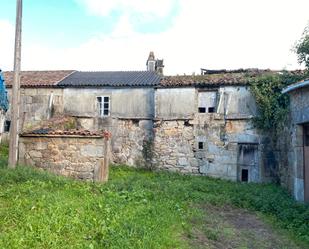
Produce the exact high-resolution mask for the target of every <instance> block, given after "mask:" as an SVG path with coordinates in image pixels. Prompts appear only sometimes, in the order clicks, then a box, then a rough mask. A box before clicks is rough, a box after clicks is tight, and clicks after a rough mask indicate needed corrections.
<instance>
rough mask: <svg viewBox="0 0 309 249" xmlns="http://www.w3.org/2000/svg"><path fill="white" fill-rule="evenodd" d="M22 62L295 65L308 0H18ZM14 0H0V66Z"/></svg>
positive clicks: (106, 66) (177, 69)
mask: <svg viewBox="0 0 309 249" xmlns="http://www.w3.org/2000/svg"><path fill="white" fill-rule="evenodd" d="M23 2H24V13H23V57H22V68H23V69H24V70H30V69H31V70H41V69H77V70H144V69H145V60H146V58H147V55H148V53H149V51H151V50H152V51H154V52H155V54H156V55H157V56H158V57H160V58H164V59H165V65H166V73H167V74H182V73H187V74H190V73H193V72H196V73H198V72H199V69H200V68H201V67H208V68H240V67H242V68H245V67H259V68H273V69H282V68H291V69H292V68H297V67H299V65H298V64H297V61H296V58H295V55H294V54H293V53H292V52H291V48H292V46H293V44H294V43H295V41H296V40H297V39H299V37H300V35H301V33H302V31H303V29H304V28H305V26H306V24H307V23H308V21H309V15H308V9H309V1H307V0H281V1H279V0H259V1H257V0H250V1H248V0H234V1H230V0H216V1H212V0H190V1H189V0H156V1H155V0H48V1H46V0H45V1H44V0H24V1H23ZM15 4H16V1H15V0H0V10H1V15H0V37H1V39H0V68H3V69H4V70H10V69H11V68H12V61H13V44H14V24H15V8H16V6H15Z"/></svg>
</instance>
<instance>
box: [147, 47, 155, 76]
mask: <svg viewBox="0 0 309 249" xmlns="http://www.w3.org/2000/svg"><path fill="white" fill-rule="evenodd" d="M146 66H147V71H151V72H154V71H156V60H155V56H154V53H153V52H152V51H151V52H150V53H149V56H148V60H147V62H146Z"/></svg>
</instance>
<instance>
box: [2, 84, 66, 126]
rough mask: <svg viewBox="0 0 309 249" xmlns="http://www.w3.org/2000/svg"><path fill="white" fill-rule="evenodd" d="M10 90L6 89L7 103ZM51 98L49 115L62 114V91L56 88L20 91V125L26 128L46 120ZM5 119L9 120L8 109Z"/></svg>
mask: <svg viewBox="0 0 309 249" xmlns="http://www.w3.org/2000/svg"><path fill="white" fill-rule="evenodd" d="M11 93H12V89H11V88H9V89H8V96H9V101H10V99H11ZM51 96H53V97H52V98H53V109H52V110H51V112H52V113H51V114H53V115H57V114H61V113H63V90H62V89H56V88H22V89H21V105H20V106H21V109H20V125H21V127H24V128H27V127H29V126H32V125H34V124H36V123H38V122H40V121H42V120H46V119H47V117H48V115H49V101H50V98H51ZM6 117H7V119H8V120H10V118H11V113H10V109H9V110H8V112H7V114H6Z"/></svg>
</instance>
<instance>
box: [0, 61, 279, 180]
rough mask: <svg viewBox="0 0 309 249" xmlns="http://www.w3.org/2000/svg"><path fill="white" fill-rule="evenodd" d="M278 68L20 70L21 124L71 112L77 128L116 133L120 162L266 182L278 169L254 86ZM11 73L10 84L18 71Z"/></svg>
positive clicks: (25, 126) (116, 158)
mask: <svg viewBox="0 0 309 249" xmlns="http://www.w3.org/2000/svg"><path fill="white" fill-rule="evenodd" d="M150 59H152V58H150ZM162 65H163V62H161V61H160V63H159V68H160V70H162ZM157 68H158V67H157ZM272 73H275V72H271V71H269V70H236V71H223V72H221V71H204V72H203V75H197V76H169V77H163V76H162V75H160V74H158V73H157V72H156V71H155V70H154V71H153V70H150V71H137V72H123V71H118V72H78V71H37V72H22V77H21V86H22V97H21V103H22V111H21V120H22V122H21V125H22V129H30V128H32V127H33V126H35V125H36V124H39V123H40V122H41V121H42V120H45V119H49V118H50V117H52V116H57V115H68V116H73V117H75V119H76V121H77V124H78V127H77V128H80V129H87V130H93V131H96V130H103V129H106V130H109V131H110V132H111V133H112V151H113V157H114V158H113V160H114V162H117V163H125V164H129V165H144V166H148V167H156V168H161V169H166V170H170V171H178V172H182V173H189V174H200V175H208V176H213V177H220V178H225V179H230V180H239V181H248V182H261V181H268V180H270V179H271V178H272V176H273V173H274V170H275V169H274V168H273V165H272V164H271V163H269V161H268V158H267V156H266V154H265V143H266V142H265V141H267V140H266V139H264V137H263V136H262V134H260V133H259V132H258V131H257V130H256V129H255V128H253V125H252V122H251V119H252V117H254V116H255V115H256V105H255V101H254V98H253V97H252V95H251V93H250V89H249V85H248V84H249V81H250V79H252V78H253V77H256V76H260V75H261V74H272ZM5 77H6V79H7V82H8V86H10V83H11V82H12V73H10V72H7V73H5ZM9 93H10V89H9ZM8 119H9V115H8Z"/></svg>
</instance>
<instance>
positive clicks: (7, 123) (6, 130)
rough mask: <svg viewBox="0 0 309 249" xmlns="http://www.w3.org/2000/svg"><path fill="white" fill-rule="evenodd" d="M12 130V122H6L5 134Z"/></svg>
mask: <svg viewBox="0 0 309 249" xmlns="http://www.w3.org/2000/svg"><path fill="white" fill-rule="evenodd" d="M10 128H11V121H10V120H6V121H5V122H4V132H9V131H10Z"/></svg>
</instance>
